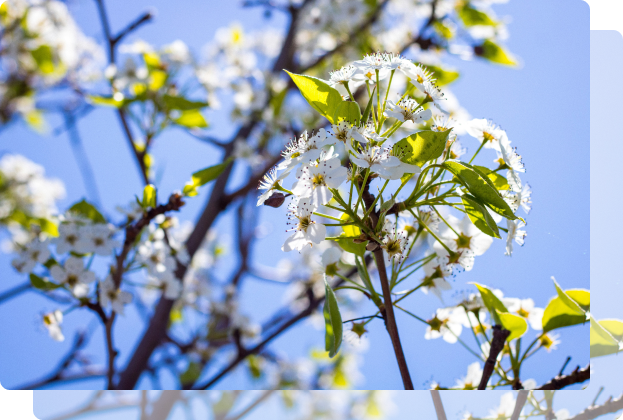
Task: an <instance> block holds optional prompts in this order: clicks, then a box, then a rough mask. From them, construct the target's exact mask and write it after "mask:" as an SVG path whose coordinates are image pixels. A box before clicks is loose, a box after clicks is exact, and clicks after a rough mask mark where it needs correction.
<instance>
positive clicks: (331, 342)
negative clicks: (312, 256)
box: [323, 277, 342, 357]
mask: <svg viewBox="0 0 623 420" xmlns="http://www.w3.org/2000/svg"><path fill="white" fill-rule="evenodd" d="M324 286H325V301H324V309H323V314H324V320H325V350H326V351H328V352H329V357H333V356H335V355H336V354H337V352H338V350H339V349H340V345H341V344H342V315H340V308H339V307H338V306H337V299H336V298H335V293H333V289H331V286H329V283H327V279H326V277H325V280H324Z"/></svg>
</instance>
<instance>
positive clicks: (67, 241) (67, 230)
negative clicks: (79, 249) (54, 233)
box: [51, 223, 81, 254]
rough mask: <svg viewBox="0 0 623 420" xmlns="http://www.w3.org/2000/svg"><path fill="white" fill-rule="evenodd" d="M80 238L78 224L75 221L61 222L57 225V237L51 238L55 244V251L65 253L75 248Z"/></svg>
mask: <svg viewBox="0 0 623 420" xmlns="http://www.w3.org/2000/svg"><path fill="white" fill-rule="evenodd" d="M80 238H81V229H80V226H79V225H78V224H76V223H61V224H60V225H59V226H58V237H56V238H53V239H52V241H51V242H52V243H53V244H54V245H56V252H57V253H59V254H66V253H68V252H70V251H75V250H76V245H77V244H78V242H79V241H80Z"/></svg>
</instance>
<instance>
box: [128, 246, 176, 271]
mask: <svg viewBox="0 0 623 420" xmlns="http://www.w3.org/2000/svg"><path fill="white" fill-rule="evenodd" d="M136 260H137V261H138V262H139V263H142V264H144V265H145V267H147V271H148V272H149V273H150V274H152V275H154V276H156V277H158V276H160V275H162V274H163V273H171V272H173V270H175V267H176V262H175V258H174V257H173V256H172V255H171V251H170V249H169V246H168V245H167V244H166V243H165V242H164V241H162V240H156V241H150V240H148V241H145V242H143V243H141V244H140V245H139V246H138V249H137V252H136Z"/></svg>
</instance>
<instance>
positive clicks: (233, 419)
mask: <svg viewBox="0 0 623 420" xmlns="http://www.w3.org/2000/svg"><path fill="white" fill-rule="evenodd" d="M274 393H275V390H274V389H269V390H266V391H264V392H262V394H261V395H260V396H259V397H258V398H257V399H256V400H255V401H253V402H252V403H251V404H249V405H248V406H247V407H246V408H245V409H244V410H242V411H241V412H240V413H238V414H236V415H235V416H233V417H227V418H226V419H225V420H240V419H242V418H243V417H245V416H246V415H247V414H249V413H250V412H251V411H253V410H254V409H255V408H256V407H257V406H258V405H260V404H261V403H263V402H264V401H266V399H268V398H269V397H270V396H271V395H273V394H274Z"/></svg>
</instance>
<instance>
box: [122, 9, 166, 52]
mask: <svg viewBox="0 0 623 420" xmlns="http://www.w3.org/2000/svg"><path fill="white" fill-rule="evenodd" d="M155 15H156V12H155V11H154V10H148V11H146V12H145V13H143V14H142V15H141V16H139V17H138V18H136V19H135V20H134V22H131V23H130V24H129V25H128V26H126V27H125V28H124V29H122V30H121V32H119V33H118V34H117V36H115V37H114V38H113V39H112V41H111V42H112V43H113V45H115V46H116V45H117V44H118V43H119V42H121V40H123V38H125V37H126V36H127V35H129V34H130V33H131V32H133V31H135V30H136V29H138V27H139V26H141V25H142V24H144V23H147V22H149V21H151V20H152V19H153V18H154V16H155Z"/></svg>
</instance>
